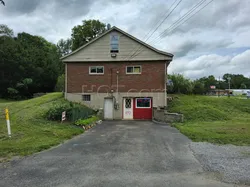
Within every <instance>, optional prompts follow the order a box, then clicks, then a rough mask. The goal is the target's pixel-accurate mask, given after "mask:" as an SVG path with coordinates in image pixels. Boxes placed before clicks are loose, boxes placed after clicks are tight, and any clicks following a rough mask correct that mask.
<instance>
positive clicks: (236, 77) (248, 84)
mask: <svg viewBox="0 0 250 187" xmlns="http://www.w3.org/2000/svg"><path fill="white" fill-rule="evenodd" d="M228 77H230V78H231V80H230V85H231V88H232V89H245V88H250V80H249V79H248V78H247V77H244V75H241V74H229V73H226V74H225V75H223V80H224V81H225V82H226V83H227V84H228V82H229V80H228Z"/></svg>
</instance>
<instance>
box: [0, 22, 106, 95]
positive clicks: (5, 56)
mask: <svg viewBox="0 0 250 187" xmlns="http://www.w3.org/2000/svg"><path fill="white" fill-rule="evenodd" d="M106 29H107V28H106V24H104V23H101V22H100V21H98V20H84V21H83V22H82V24H80V25H77V26H75V27H73V28H72V33H71V38H68V39H60V40H59V41H58V43H57V44H53V43H51V42H48V41H47V40H46V39H45V38H43V37H41V36H35V35H31V34H29V33H26V32H22V33H17V35H14V32H13V30H12V29H11V28H9V27H8V26H7V25H3V24H0V97H3V98H11V99H23V98H30V97H33V95H34V94H35V93H47V92H53V91H55V90H56V91H63V89H64V64H63V63H62V61H61V60H60V57H62V56H64V55H66V54H68V53H70V52H71V51H73V50H75V49H77V48H79V47H80V46H82V45H84V44H86V43H87V42H89V41H90V40H92V39H94V38H95V37H97V36H98V35H99V34H102V33H103V32H105V31H106Z"/></svg>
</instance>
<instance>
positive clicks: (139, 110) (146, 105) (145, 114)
mask: <svg viewBox="0 0 250 187" xmlns="http://www.w3.org/2000/svg"><path fill="white" fill-rule="evenodd" d="M133 106H134V107H133V114H134V119H147V120H150V119H152V98H151V97H146V98H145V97H143V98H134V104H133Z"/></svg>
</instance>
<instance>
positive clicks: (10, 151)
mask: <svg viewBox="0 0 250 187" xmlns="http://www.w3.org/2000/svg"><path fill="white" fill-rule="evenodd" d="M59 102H67V101H65V100H64V99H63V96H62V93H51V94H47V95H45V96H42V97H38V98H34V99H30V100H25V101H18V102H11V101H6V100H0V111H1V112H0V158H1V159H3V158H10V157H12V156H24V155H29V154H32V153H34V152H38V151H42V150H44V149H47V148H49V147H51V146H54V145H57V144H60V143H61V142H63V141H64V140H66V139H69V138H71V137H72V136H74V135H78V134H80V133H82V132H83V130H82V129H80V128H76V127H74V126H72V125H70V124H67V123H63V124H61V123H59V122H53V121H48V120H46V119H44V118H43V114H44V113H45V112H46V111H47V110H48V109H49V108H50V107H51V106H52V105H54V104H57V103H59ZM5 107H8V108H9V114H10V122H11V131H12V137H11V138H9V137H8V136H7V128H6V121H5V117H4V109H5ZM1 159H0V160H1Z"/></svg>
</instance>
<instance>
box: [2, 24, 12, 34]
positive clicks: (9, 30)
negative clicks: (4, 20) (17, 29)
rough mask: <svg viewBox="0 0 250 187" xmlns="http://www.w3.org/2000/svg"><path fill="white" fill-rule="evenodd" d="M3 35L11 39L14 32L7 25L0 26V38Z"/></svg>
mask: <svg viewBox="0 0 250 187" xmlns="http://www.w3.org/2000/svg"><path fill="white" fill-rule="evenodd" d="M3 35H6V36H9V37H13V36H14V32H13V30H12V29H10V28H9V27H8V26H7V25H4V24H0V36H3Z"/></svg>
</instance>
